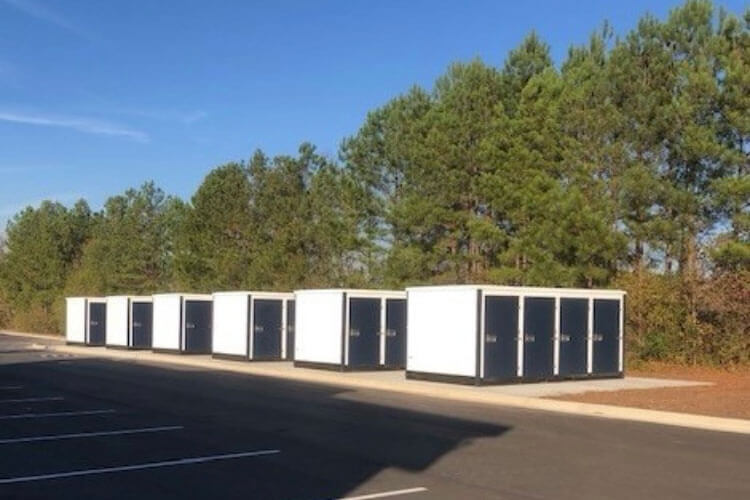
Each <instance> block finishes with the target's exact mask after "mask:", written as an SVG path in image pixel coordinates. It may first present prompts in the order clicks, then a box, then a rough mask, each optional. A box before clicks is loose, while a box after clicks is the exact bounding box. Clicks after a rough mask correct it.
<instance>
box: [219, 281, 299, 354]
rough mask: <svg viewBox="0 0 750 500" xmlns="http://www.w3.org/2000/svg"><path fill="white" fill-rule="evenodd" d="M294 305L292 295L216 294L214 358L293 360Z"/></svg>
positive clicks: (256, 293) (268, 293) (244, 292)
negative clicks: (291, 321) (290, 321)
mask: <svg viewBox="0 0 750 500" xmlns="http://www.w3.org/2000/svg"><path fill="white" fill-rule="evenodd" d="M293 303H294V294H292V293H276V292H251V291H242V292H216V293H214V294H213V304H214V305H213V347H212V352H213V355H214V357H217V358H230V359H242V360H247V359H250V360H267V361H268V360H281V359H290V358H291V356H292V353H293V351H292V350H290V349H289V347H290V345H291V346H293V345H294V344H293V333H294V326H293V323H292V324H289V321H288V318H289V308H290V307H291V308H292V309H293V307H294V306H293ZM290 337H291V338H290ZM290 341H291V342H290Z"/></svg>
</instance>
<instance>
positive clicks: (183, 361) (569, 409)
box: [2, 332, 750, 434]
mask: <svg viewBox="0 0 750 500" xmlns="http://www.w3.org/2000/svg"><path fill="white" fill-rule="evenodd" d="M2 333H6V334H8V335H14V336H19V337H41V338H48V339H49V338H54V339H60V337H57V336H45V335H38V334H37V335H27V334H22V333H17V332H2ZM48 349H50V350H54V351H60V352H67V353H70V354H79V355H83V356H89V357H103V358H112V359H120V360H129V361H135V362H155V363H158V362H163V363H164V362H166V363H171V364H176V365H182V366H191V367H198V368H206V369H214V370H224V371H229V372H234V373H246V374H249V375H257V376H262V377H274V378H281V379H286V380H294V381H298V382H307V383H317V384H326V385H335V386H339V387H349V388H358V389H372V390H382V391H389V392H395V393H400V394H410V395H415V396H427V397H432V398H439V399H444V400H452V401H461V402H465V403H479V404H484V405H490V406H504V407H513V408H521V409H528V410H541V411H550V412H556V413H562V414H567V415H577V416H588V417H597V418H606V419H614V420H627V421H632V422H642V423H649V424H660V425H669V426H673V427H683V428H691V429H700V430H707V431H718V432H730V433H736V434H750V420H744V419H739V418H724V417H711V416H705V415H695V414H689V413H677V412H668V411H660V410H646V409H641V408H631V407H621V406H612V405H603V404H591V403H578V402H573V401H559V400H553V399H542V398H531V397H524V396H512V395H508V394H498V393H493V392H488V391H482V388H481V387H473V386H454V385H450V384H440V383H436V382H424V381H416V380H409V381H406V379H404V380H403V381H399V382H397V383H394V382H392V381H384V380H377V379H368V378H366V377H365V376H362V375H359V374H354V375H352V374H342V373H338V372H327V371H322V370H312V369H305V368H295V369H294V370H279V369H278V365H277V366H276V367H273V366H270V367H269V366H268V365H265V366H263V365H259V364H253V363H242V362H237V361H224V360H220V359H214V358H212V359H210V360H206V359H202V358H192V357H190V356H180V355H174V354H161V353H159V354H155V353H153V352H150V351H113V350H106V349H105V348H103V347H80V346H70V345H64V344H63V345H50V346H48Z"/></svg>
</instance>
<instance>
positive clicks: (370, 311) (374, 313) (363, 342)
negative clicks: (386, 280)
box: [348, 298, 380, 368]
mask: <svg viewBox="0 0 750 500" xmlns="http://www.w3.org/2000/svg"><path fill="white" fill-rule="evenodd" d="M379 332H380V299H364V298H352V299H349V332H348V333H349V366H351V367H352V368H356V367H370V368H372V367H376V366H377V365H378V364H379V362H380V336H379V335H378V333H379Z"/></svg>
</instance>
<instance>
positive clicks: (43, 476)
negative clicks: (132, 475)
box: [0, 450, 281, 484]
mask: <svg viewBox="0 0 750 500" xmlns="http://www.w3.org/2000/svg"><path fill="white" fill-rule="evenodd" d="M277 453H281V450H258V451H246V452H242V453H228V454H226V455H209V456H205V457H194V458H179V459H176V460H167V461H165V462H150V463H145V464H136V465H122V466H119V467H103V468H101V469H84V470H74V471H70V472H56V473H54V474H41V475H38V476H20V477H8V478H4V479H0V484H12V483H28V482H31V481H46V480H48V479H60V478H66V477H77V476H90V475H93V474H109V473H113V472H128V471H133V470H143V469H156V468H158V467H174V466H180V465H192V464H201V463H205V462H215V461H217V460H232V459H235V458H247V457H259V456H263V455H275V454H277Z"/></svg>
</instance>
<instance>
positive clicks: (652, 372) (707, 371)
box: [550, 363, 750, 419]
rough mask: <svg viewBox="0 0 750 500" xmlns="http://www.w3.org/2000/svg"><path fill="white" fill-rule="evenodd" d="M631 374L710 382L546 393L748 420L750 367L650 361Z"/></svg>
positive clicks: (566, 398) (559, 397)
mask: <svg viewBox="0 0 750 500" xmlns="http://www.w3.org/2000/svg"><path fill="white" fill-rule="evenodd" d="M628 375H630V376H634V377H638V378H641V377H645V378H658V379H679V380H693V381H701V382H711V385H699V386H689V387H679V386H677V387H659V388H653V389H624V390H619V391H615V392H612V391H610V392H586V393H583V394H567V395H557V396H550V398H551V399H559V400H564V401H579V402H582V403H601V404H608V405H616V406H630V407H636V408H646V409H650V410H666V411H675V412H682V413H694V414H698V415H711V416H716V417H733V418H745V419H750V367H745V368H737V369H733V370H727V369H720V368H710V367H701V366H681V365H671V364H663V363H650V364H647V365H644V366H642V367H639V368H638V369H631V370H628Z"/></svg>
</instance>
